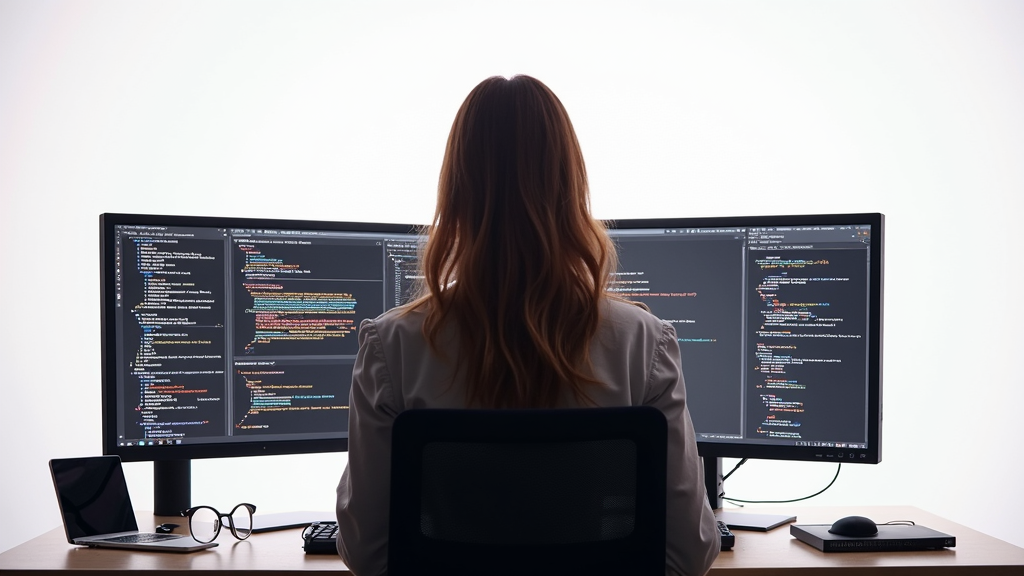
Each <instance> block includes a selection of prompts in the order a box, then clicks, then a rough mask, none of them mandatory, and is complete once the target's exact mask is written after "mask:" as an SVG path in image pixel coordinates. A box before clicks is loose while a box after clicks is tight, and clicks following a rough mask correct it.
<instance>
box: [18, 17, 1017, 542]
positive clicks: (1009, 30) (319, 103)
mask: <svg viewBox="0 0 1024 576" xmlns="http://www.w3.org/2000/svg"><path fill="white" fill-rule="evenodd" d="M514 73H527V74H531V75H534V76H536V77H538V78H540V79H542V80H543V81H545V82H546V83H547V84H548V85H549V86H551V88H552V89H553V90H554V91H555V92H556V93H557V94H558V95H559V96H560V97H561V99H562V100H563V102H564V103H565V105H566V107H567V108H568V110H569V113H570V115H571V116H572V118H573V120H574V122H575V125H576V128H577V131H578V134H579V137H580V140H581V143H582V146H583V151H584V154H585V155H586V158H587V162H588V167H589V169H590V176H591V184H592V190H593V208H594V212H595V214H596V215H597V216H598V217H601V218H625V217H630V218H640V217H655V216H706V215H736V214H762V213H763V214H779V213H828V212H859V211H880V212H883V213H885V214H886V215H887V233H888V237H887V241H888V242H887V252H886V258H887V260H886V271H885V272H886V287H885V288H886V294H885V300H886V308H885V314H886V317H885V430H884V444H883V446H884V448H883V452H884V461H883V462H882V463H881V464H879V465H877V466H848V467H847V468H846V469H844V470H843V473H842V475H841V476H840V478H839V480H838V482H837V483H836V485H835V486H834V487H833V488H832V489H831V490H829V491H828V492H826V493H825V494H824V495H822V496H820V497H818V498H815V499H814V500H811V501H810V503H811V504H822V505H825V504H844V505H861V504H864V505H868V504H912V505H916V506H919V507H921V508H924V509H927V510H929V511H931V512H934V513H937V514H940V515H943V516H946V517H949V518H951V519H953V520H955V521H957V522H960V523H963V524H966V525H967V526H970V527H973V528H976V529H980V530H983V531H985V532H988V533H991V534H993V535H995V536H997V537H999V538H1002V539H1005V540H1008V541H1010V542H1013V543H1015V544H1016V545H1018V546H1024V531H1022V530H1021V529H1020V528H1019V519H1020V517H1021V515H1022V514H1024V495H1022V492H1021V490H1020V488H1021V486H1022V484H1024V483H1022V480H1024V474H1022V473H1021V471H1020V470H1021V466H1020V463H1019V462H1018V460H1019V458H1020V454H1021V448H1020V442H1021V435H1020V424H1019V422H1020V420H1021V417H1020V414H1021V413H1022V410H1024V381H1022V380H1024V377H1022V372H1021V369H1020V365H1021V361H1020V359H1021V357H1022V355H1021V352H1020V350H1021V348H1022V347H1024V337H1022V330H1021V329H1022V321H1024V313H1022V308H1024V304H1022V299H1021V297H1020V287H1021V280H1022V274H1021V264H1020V257H1019V254H1020V248H1019V244H1020V239H1019V236H1020V234H1019V231H1020V225H1021V216H1022V210H1021V207H1022V201H1021V198H1020V194H1021V192H1022V190H1024V105H1022V103H1024V3H1021V2H1014V1H1003V2H1000V1H989V0H963V1H943V0H926V1H904V0H894V1H885V2H883V1H859V2H849V1H840V0H835V1H830V2H821V1H776V2H763V1H750V2H741V1H722V2H635V1H630V2H597V1H588V2H550V1H549V2H523V1H521V2H507V1H505V2H498V1H490V2H481V1H476V0H473V1H467V2H446V1H434V2H412V1H409V2H394V1H391V2H345V1H331V2H309V1H289V2H267V1H264V2H260V1H247V2H225V1H217V0H212V1H211V0H206V1H201V2H190V1H176V2H162V1H146V2H127V1H80V2H75V1H53V0H25V1H22V0H0V194H2V204H0V275H2V276H0V290H2V292H0V317H2V319H3V330H2V331H0V355H2V356H0V462H2V464H0V468H2V471H0V481H2V485H0V518H2V519H3V520H2V521H0V550H4V549H8V548H10V547H12V546H14V545H17V544H18V543H20V542H22V541H25V540H27V539H29V538H31V537H34V536H36V535H38V534H41V533H43V532H45V531H47V530H50V529H52V528H54V527H56V526H58V524H59V521H60V518H59V514H58V512H57V506H56V502H55V498H54V496H53V493H52V488H51V484H50V480H49V476H48V472H47V467H46V462H47V460H48V459H50V458H54V457H68V456H81V455H94V454H98V453H99V451H100V438H99V435H100V388H99V378H100V374H99V371H100V363H99V360H100V359H99V350H100V345H99V289H98V288H99V276H98V239H97V237H98V232H97V227H98V225H97V215H98V214H100V213H101V212H142V213H170V214H193V215H230V216H255V217H287V218H297V219H329V220H363V221H382V220H383V221H398V222H403V221H405V222H416V223H423V222H427V221H428V220H429V218H430V216H431V213H432V208H433V200H434V191H435V186H436V178H437V172H438V168H439V165H440V160H441V156H442V152H443V145H444V141H445V138H446V135H447V131H448V128H449V125H450V122H451V120H452V119H453V117H454V114H455V111H456V109H457V107H458V105H459V103H460V102H461V101H462V99H463V98H464V97H465V95H466V94H467V93H468V92H469V90H470V89H471V88H472V87H473V86H474V85H475V84H476V83H477V82H479V81H480V80H482V79H483V78H485V77H486V76H489V75H494V74H503V75H508V74H514ZM344 464H345V456H344V455H343V454H326V455H314V456H279V457H262V458H246V459H228V460H211V461H197V462H195V463H194V465H193V476H194V488H193V494H194V500H195V501H196V502H199V503H209V504H213V505H215V506H218V507H219V506H224V507H227V506H231V505H233V504H235V503H237V502H241V501H248V502H253V503H255V504H257V505H258V506H259V507H260V509H261V510H265V511H282V510H296V509H300V510H301V509H322V510H330V509H332V506H333V498H334V486H335V484H336V482H337V478H338V476H339V475H340V474H341V471H342V469H343V467H344ZM727 464H728V462H727ZM126 469H127V471H128V475H129V486H130V489H131V491H132V497H133V499H134V501H135V504H136V507H137V508H139V509H148V508H149V507H151V506H152V466H151V465H150V464H147V463H132V464H126ZM833 472H834V467H833V466H832V465H827V464H819V463H785V462H782V463H778V462H752V463H749V464H747V465H746V466H745V467H744V468H743V469H741V471H740V472H738V473H737V475H736V476H734V477H733V479H731V480H730V481H729V483H728V484H727V488H728V490H729V493H730V494H731V495H733V496H736V497H748V498H786V497H793V496H799V495H803V494H807V493H811V492H813V491H815V490H816V489H817V488H819V487H821V486H824V485H825V484H826V483H827V482H828V480H829V479H831V477H832V474H833ZM878 520H883V521H884V520H887V519H878Z"/></svg>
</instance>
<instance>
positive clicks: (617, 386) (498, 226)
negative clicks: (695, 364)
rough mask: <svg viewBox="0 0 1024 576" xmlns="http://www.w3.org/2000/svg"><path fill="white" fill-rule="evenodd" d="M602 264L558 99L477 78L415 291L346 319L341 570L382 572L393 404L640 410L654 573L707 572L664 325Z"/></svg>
mask: <svg viewBox="0 0 1024 576" xmlns="http://www.w3.org/2000/svg"><path fill="white" fill-rule="evenodd" d="M615 265H616V260H615V252H614V247H613V246H612V244H611V242H610V240H609V238H608V236H607V234H606V232H605V230H604V227H603V226H602V225H601V224H600V223H599V222H597V221H596V220H594V219H593V218H592V217H591V216H590V211H589V195H588V191H587V179H586V171H585V168H584V165H583V158H582V154H581V153H580V150H579V144H578V143H577V141H576V137H575V133H574V132H573V129H572V125H571V123H570V122H569V119H568V115H567V114H566V113H565V110H564V108H563V107H562V105H561V103H560V102H559V101H558V99H557V98H556V97H555V96H554V94H553V93H552V92H551V91H550V90H549V89H548V88H547V87H546V86H544V85H543V84H542V83H540V82H539V81H537V80H535V79H533V78H529V77H525V76H517V77H514V78H512V79H510V80H506V79H504V78H490V79H488V80H485V81H484V82H482V83H481V84H480V85H478V86H477V87H476V88H475V89H474V90H473V91H472V92H471V93H470V95H469V96H468V97H467V98H466V101H465V102H464V103H463V105H462V107H461V108H460V110H459V113H458V114H457V116H456V119H455V123H454V124H453V126H452V131H451V134H450V136H449V140H448V146H447V149H446V153H445V159H444V162H443V164H442V171H441V178H440V182H439V185H438V203H437V211H436V213H435V217H434V222H433V225H432V226H431V228H430V230H429V236H428V240H427V243H426V246H425V248H424V251H423V254H422V257H421V268H422V271H423V277H424V281H423V286H422V289H421V296H420V297H419V298H418V299H417V300H415V301H414V302H412V303H411V304H409V305H407V306H404V307H401V308H397V309H394V310H392V311H390V312H388V313H386V314H384V315H382V316H381V317H379V318H377V319H376V320H367V321H364V322H363V324H362V325H361V327H360V332H359V342H360V348H359V355H358V357H357V359H356V364H355V369H354V371H353V382H352V395H351V399H350V403H349V404H350V415H349V434H350V438H349V465H348V467H347V468H346V470H345V474H344V475H343V477H342V480H341V483H340V484H339V487H338V511H337V512H338V522H339V530H340V535H339V543H338V548H339V552H340V553H341V555H342V557H343V558H344V559H345V561H346V562H347V563H348V565H349V567H350V568H351V569H352V570H353V572H354V573H356V574H358V575H360V576H362V575H364V574H378V573H384V572H386V569H387V566H386V559H387V511H388V487H389V477H390V470H389V462H390V460H389V459H390V429H391V423H392V421H393V419H394V417H395V416H396V415H397V414H398V413H400V412H401V411H403V410H407V409H411V408H440V407H454V408H469V407H481V408H551V407H563V406H580V407H587V406H628V405H641V404H646V405H652V406H656V407H657V408H659V409H660V410H662V412H664V413H665V415H666V417H667V419H668V422H669V462H668V464H669V469H668V470H669V471H668V502H669V506H668V511H667V520H668V523H667V525H668V538H667V540H668V550H667V555H666V559H667V567H668V570H669V572H670V573H685V574H702V573H704V572H706V571H707V570H708V569H709V568H710V565H711V562H713V561H714V559H715V557H716V556H717V554H718V548H719V545H720V543H719V536H718V531H717V529H716V527H715V520H714V516H713V513H712V512H711V510H710V507H709V506H708V503H707V498H706V495H705V492H704V488H703V480H702V477H703V473H702V470H701V464H700V459H699V458H698V456H697V449H696V443H695V441H694V434H693V427H692V424H691V422H690V416H689V413H688V412H687V410H686V403H685V389H684V385H683V379H682V372H681V369H680V366H679V349H678V344H677V341H676V336H675V331H674V330H673V329H672V327H671V325H669V324H668V323H665V322H662V321H660V320H658V319H657V318H655V317H654V316H652V315H651V314H650V313H649V312H647V311H645V310H643V309H641V308H639V307H637V306H634V305H632V304H629V303H626V302H624V301H621V300H618V299H615V298H613V297H611V296H609V295H608V293H607V291H606V287H607V282H608V278H609V276H610V274H611V273H612V271H614V269H615Z"/></svg>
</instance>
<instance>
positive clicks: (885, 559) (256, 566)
mask: <svg viewBox="0 0 1024 576" xmlns="http://www.w3.org/2000/svg"><path fill="white" fill-rule="evenodd" d="M750 511H751V512H754V511H757V510H755V509H750ZM760 511H762V512H769V513H772V512H777V511H778V510H777V509H771V510H765V509H762V510H760ZM785 511H786V512H787V513H793V514H796V515H797V523H800V524H828V523H831V522H833V521H834V520H836V519H838V518H841V517H843V516H849V515H851V514H860V515H863V516H868V517H869V518H872V519H874V520H875V521H877V522H886V521H889V520H913V521H915V522H917V523H918V524H921V525H924V526H927V527H929V528H933V529H935V530H940V531H942V532H946V533H949V534H952V535H953V536H956V543H957V545H956V548H953V549H948V550H934V551H928V552H884V553H883V552H849V553H830V554H825V553H824V552H819V551H818V550H816V549H814V548H812V547H810V546H808V545H806V544H804V543H802V542H800V541H798V540H796V539H795V538H793V537H792V536H790V535H789V527H788V526H782V527H779V528H776V529H775V530H772V531H771V532H765V533H762V532H747V531H739V530H737V531H736V532H735V533H736V546H735V547H734V548H733V549H732V551H729V552H722V554H721V555H720V556H719V557H718V560H717V561H716V562H715V565H714V567H713V568H712V569H711V574H712V575H722V574H730V573H731V574H743V575H750V576H754V575H756V576H770V575H783V574H785V575H791V574H797V575H798V576H812V575H815V574H827V573H833V574H834V573H835V571H836V570H840V571H841V573H842V574H843V575H844V576H854V575H860V574H871V575H880V576H886V575H894V574H901V575H902V574H907V575H913V576H917V575H925V574H926V575H928V576H946V575H968V574H969V575H988V574H992V575H999V576H1003V575H1005V576H1024V549H1022V548H1018V547H1016V546H1013V545H1011V544H1008V543H1006V542H1003V541H1002V540H998V539H996V538H992V537H991V536H987V535H985V534H982V533H981V532H977V531H975V530H971V529H969V528H966V527H964V526H961V525H959V524H956V523H953V522H950V521H948V520H944V519H942V518H940V517H938V516H935V515H934V514H929V513H927V512H924V511H921V510H919V509H917V508H911V507H905V506H885V507H863V508H860V507H858V508H849V507H844V508H787V509H786V510H785ZM161 522H175V523H181V522H180V519H174V518H157V517H154V516H151V515H143V514H140V515H139V527H140V528H142V529H143V530H150V529H152V528H153V527H154V526H156V525H157V524H159V523H161ZM179 530H181V529H179ZM184 530H186V531H187V530H188V529H187V528H184ZM301 533H302V532H301V530H299V529H291V530H282V531H279V532H266V533H263V534H253V535H252V536H251V537H250V538H249V539H248V540H245V541H241V542H239V541H237V540H235V539H234V538H233V537H231V535H230V534H227V533H226V532H224V531H222V532H221V535H220V538H218V540H217V541H218V542H220V546H218V547H216V548H212V549H210V550H204V551H201V552H196V553H193V554H169V553H161V552H133V551H123V550H101V549H97V548H83V547H80V546H72V545H70V544H68V543H67V540H66V539H65V538H64V530H63V529H61V528H57V529H56V530H52V531H50V532H47V533H46V534H43V535H42V536H39V537H38V538H35V539H33V540H30V541H29V542H26V543H24V544H22V545H21V546H17V547H15V548H12V549H11V550H8V551H7V552H4V553H3V554H0V572H3V573H5V574H8V573H10V574H13V573H30V574H36V575H41V574H47V573H51V572H52V573H56V572H59V571H62V570H107V571H115V570H151V571H154V572H157V573H161V574H179V573H181V574H183V573H185V572H186V571H187V572H188V573H190V574H197V573H200V574H201V573H213V572H220V571H225V570H227V571H231V570H246V571H274V572H278V573H298V572H300V571H301V572H306V571H333V572H335V573H338V574H349V572H348V570H347V569H346V567H345V565H344V563H342V561H341V560H340V559H339V558H337V557H336V556H321V555H308V556H307V555H306V554H305V553H303V551H302V540H301V538H300V535H301Z"/></svg>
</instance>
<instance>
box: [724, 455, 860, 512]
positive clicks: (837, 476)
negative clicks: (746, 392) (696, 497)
mask: <svg viewBox="0 0 1024 576" xmlns="http://www.w3.org/2000/svg"><path fill="white" fill-rule="evenodd" d="M743 462H746V458H744V459H743V460H742V461H740V463H739V464H737V465H736V466H735V467H734V468H733V469H732V470H731V471H730V472H729V474H732V473H733V472H735V471H736V468H739V467H740V465H741V464H743ZM842 469H843V463H842V462H840V463H839V466H837V467H836V475H835V476H833V477H832V481H831V482H829V483H828V486H825V487H824V488H822V489H821V490H818V491H817V492H815V493H814V494H811V495H810V496H803V497H801V498H793V499H792V500H740V499H739V498H729V497H726V496H725V492H722V494H720V495H719V496H720V497H721V498H722V499H723V500H726V501H728V502H732V503H734V504H735V503H742V504H789V503H790V502H800V501H801V500H807V499H810V498H814V497H815V496H817V495H818V494H821V493H822V492H824V491H825V490H828V489H829V488H831V487H832V485H833V484H835V483H836V479H837V478H839V471H840V470H842ZM728 477H729V476H728V474H727V475H725V476H724V477H722V481H723V482H724V481H725V478H728Z"/></svg>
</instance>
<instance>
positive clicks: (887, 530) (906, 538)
mask: <svg viewBox="0 0 1024 576" xmlns="http://www.w3.org/2000/svg"><path fill="white" fill-rule="evenodd" d="M830 527H831V524H793V525H791V526H790V527H789V533H790V534H791V535H792V536H794V537H795V538H796V539H797V540H800V541H801V542H804V543H806V544H810V545H811V546H814V547H815V548H817V549H818V550H821V551H822V552H897V551H910V550H941V549H943V548H952V547H954V546H956V537H954V536H950V535H949V534H945V533H943V532H939V531H937V530H932V529H931V528H925V527H924V526H911V525H906V524H879V525H878V534H876V535H874V536H864V537H860V538H856V537H853V536H839V535H837V534H832V533H830V532H829V531H828V529H829V528H830Z"/></svg>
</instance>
